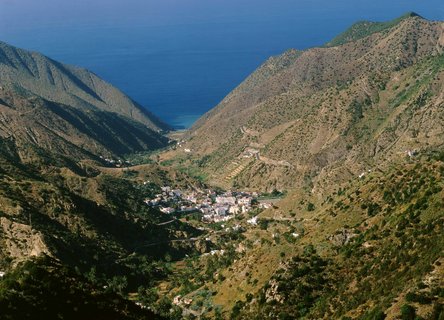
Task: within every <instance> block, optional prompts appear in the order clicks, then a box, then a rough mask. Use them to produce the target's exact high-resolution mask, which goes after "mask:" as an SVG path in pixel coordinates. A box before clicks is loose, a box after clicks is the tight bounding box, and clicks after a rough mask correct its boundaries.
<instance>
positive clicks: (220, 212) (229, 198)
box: [144, 186, 271, 223]
mask: <svg viewBox="0 0 444 320" xmlns="http://www.w3.org/2000/svg"><path fill="white" fill-rule="evenodd" d="M161 191H162V192H161V193H158V194H156V195H155V197H154V198H152V199H145V200H144V202H145V204H146V205H148V206H150V207H153V208H158V209H159V210H160V211H161V212H163V213H165V214H170V215H171V214H174V213H192V212H199V213H200V214H201V215H202V222H205V223H214V222H223V221H228V220H230V219H232V218H234V217H235V216H236V215H237V214H242V213H247V212H249V211H250V210H252V209H253V208H264V209H266V208H270V207H271V204H269V203H263V202H260V201H258V197H259V195H258V193H256V192H240V191H227V192H220V193H218V192H216V191H214V190H211V189H206V190H198V191H196V190H193V191H189V190H187V191H182V190H179V189H173V188H172V187H170V186H164V187H162V188H161Z"/></svg>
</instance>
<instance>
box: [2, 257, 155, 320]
mask: <svg viewBox="0 0 444 320" xmlns="http://www.w3.org/2000/svg"><path fill="white" fill-rule="evenodd" d="M0 310H1V316H0V317H1V318H2V319H91V320H92V319H116V320H117V319H160V317H159V316H155V315H154V314H153V313H152V312H151V311H148V310H144V309H141V308H140V307H138V306H136V305H135V304H134V303H133V302H130V301H127V300H125V299H123V298H122V297H121V296H119V295H117V294H115V293H113V292H112V291H111V289H110V288H108V289H104V288H100V287H95V286H94V285H93V284H91V283H90V282H88V281H87V280H86V279H85V278H83V277H82V276H81V275H78V274H76V273H75V272H73V271H72V270H69V269H68V268H67V267H64V266H62V265H60V264H59V263H58V262H56V261H54V260H52V259H51V258H49V257H42V258H39V259H34V260H30V261H28V262H26V263H23V264H21V265H20V266H18V267H17V268H16V269H15V270H14V271H13V272H11V273H8V274H7V275H6V276H5V277H4V278H3V279H1V280H0Z"/></svg>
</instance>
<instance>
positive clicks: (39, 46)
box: [0, 0, 444, 128]
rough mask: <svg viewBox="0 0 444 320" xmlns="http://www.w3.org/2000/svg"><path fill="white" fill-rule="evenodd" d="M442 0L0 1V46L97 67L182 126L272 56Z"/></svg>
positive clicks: (441, 11)
mask: <svg viewBox="0 0 444 320" xmlns="http://www.w3.org/2000/svg"><path fill="white" fill-rule="evenodd" d="M408 11H415V12H417V13H418V14H420V15H422V16H424V17H425V18H428V19H433V20H444V1H442V0H427V1H417V0H392V1H386V0H372V1H362V0H361V1H360V0H338V1H331V0H330V1H327V0H273V1H271V0H255V1H253V0H211V1H210V0H162V1H158V0H126V1H120V0H89V1H86V0H76V1H68V0H39V1H35V0H0V40H1V41H5V42H7V43H9V44H12V45H15V46H18V47H21V48H25V49H30V50H35V51H39V52H42V53H44V54H45V55H48V56H50V57H51V58H54V59H56V60H59V61H61V62H64V63H69V64H74V65H78V66H82V67H86V68H87V69H89V70H91V71H93V72H94V73H96V74H98V75H99V76H101V77H102V78H104V79H105V80H107V81H109V82H110V83H112V84H114V85H115V86H117V87H118V88H120V89H121V90H122V91H124V92H125V93H127V94H128V95H129V96H130V97H132V98H133V99H134V100H136V101H137V102H139V103H140V104H141V105H143V106H144V107H147V108H148V109H149V110H150V111H152V112H153V113H154V114H156V115H157V116H159V117H160V118H161V119H163V120H164V121H166V122H167V123H169V124H171V125H172V126H174V127H176V128H188V127H190V126H191V125H192V124H193V122H194V121H195V120H196V119H197V118H198V117H200V116H201V115H203V114H204V113H205V112H207V111H208V110H210V109H211V108H213V107H214V106H216V105H217V104H218V103H219V102H220V101H221V100H222V99H223V98H224V97H225V96H226V95H227V94H228V93H229V92H230V91H231V90H232V89H234V88H235V87H236V86H237V85H238V84H239V83H240V82H242V80H244V79H245V78H246V77H247V76H248V75H249V74H250V73H251V72H253V71H254V70H255V69H256V68H257V67H258V66H259V65H260V64H261V63H263V62H264V61H265V60H266V59H267V58H268V57H270V56H272V55H277V54H280V53H282V52H283V51H285V50H287V49H289V48H296V49H306V48H309V47H313V46H317V45H322V44H323V43H325V42H327V41H329V40H330V39H332V38H333V37H334V36H335V35H337V34H338V33H340V32H342V31H343V30H345V29H346V28H347V27H348V26H350V25H351V24H352V23H354V22H356V21H358V20H372V21H385V20H391V19H394V18H396V17H398V16H401V15H402V14H404V13H406V12H408Z"/></svg>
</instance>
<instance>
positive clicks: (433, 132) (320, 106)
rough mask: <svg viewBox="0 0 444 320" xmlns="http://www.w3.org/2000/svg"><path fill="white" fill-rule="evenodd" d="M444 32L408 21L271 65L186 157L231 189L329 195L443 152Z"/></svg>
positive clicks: (211, 116) (198, 136) (190, 141)
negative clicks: (352, 181) (410, 153)
mask: <svg viewBox="0 0 444 320" xmlns="http://www.w3.org/2000/svg"><path fill="white" fill-rule="evenodd" d="M353 28H355V29H356V27H353ZM353 28H352V29H353ZM443 30H444V25H443V23H441V22H432V21H427V20H425V19H423V18H421V17H419V16H417V15H414V14H410V15H407V16H404V17H402V18H400V19H397V20H395V21H394V22H390V23H387V24H385V25H384V28H382V27H381V28H380V29H378V28H376V29H375V30H367V31H365V32H363V33H362V35H360V36H356V37H355V36H353V37H350V39H348V40H347V41H341V43H342V44H338V45H337V46H334V47H322V48H313V49H309V50H306V51H303V52H297V51H288V52H286V53H284V54H283V55H282V56H279V57H275V58H272V59H270V60H269V61H267V62H266V63H265V64H264V65H263V66H262V67H261V68H259V69H258V70H257V71H256V72H255V73H254V74H253V75H252V76H250V77H249V78H248V79H247V80H246V81H245V82H244V83H243V84H241V85H240V86H239V88H237V89H236V90H234V91H233V92H232V93H231V94H230V95H228V96H227V97H226V98H225V99H224V100H223V101H222V102H221V104H220V105H219V106H218V107H216V108H215V109H214V110H212V111H210V112H209V113H208V114H207V115H205V116H203V117H202V118H201V119H200V120H199V121H198V122H197V123H196V125H195V126H194V127H193V128H192V129H191V130H190V132H189V134H188V136H187V138H186V142H185V143H184V144H182V148H187V149H190V150H192V155H191V156H190V153H189V154H188V157H190V158H191V160H193V159H203V160H202V161H200V162H199V165H200V167H201V168H202V170H203V171H204V172H206V173H207V174H208V176H209V181H212V182H213V183H216V184H219V185H222V186H225V187H232V186H234V187H242V188H251V189H262V190H272V189H274V188H277V189H287V188H294V187H301V186H303V187H305V188H309V189H310V190H311V189H313V188H315V190H319V191H322V192H323V189H325V188H329V186H330V185H332V184H333V183H341V182H343V181H345V180H347V179H349V178H350V177H352V176H357V175H359V174H361V173H362V172H363V171H366V170H368V169H369V168H370V167H371V166H373V165H374V164H375V163H378V162H379V161H384V159H387V158H390V157H392V156H393V155H395V154H398V153H403V152H406V151H407V150H415V149H418V150H419V149H427V148H429V147H434V146H439V145H441V144H442V141H443V139H442V130H441V129H440V128H442V125H443V124H442V108H441V105H442V87H443V84H444V80H443V76H442V72H443V66H444V65H443V59H442V57H441V54H442V49H443V47H444V35H443ZM349 33H350V32H349ZM361 36H363V37H361ZM349 40H350V41H349ZM424 127H427V128H429V130H427V132H425V131H424V130H422V128H424ZM181 152H182V153H183V149H179V151H178V152H176V154H179V155H180V154H181ZM326 182H329V183H326Z"/></svg>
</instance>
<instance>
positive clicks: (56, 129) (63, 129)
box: [0, 89, 168, 159]
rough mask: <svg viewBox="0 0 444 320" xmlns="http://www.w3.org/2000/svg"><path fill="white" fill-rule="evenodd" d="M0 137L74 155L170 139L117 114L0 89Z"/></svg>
mask: <svg viewBox="0 0 444 320" xmlns="http://www.w3.org/2000/svg"><path fill="white" fill-rule="evenodd" d="M0 136H1V137H3V138H8V139H13V140H14V141H15V143H16V144H17V145H25V144H33V145H35V146H38V147H41V148H44V149H46V150H50V151H51V152H53V153H57V154H60V155H64V156H72V157H74V158H76V159H85V158H96V159H98V157H99V156H102V155H103V156H110V155H123V154H128V153H131V152H137V151H143V150H152V149H156V148H161V147H163V146H165V145H166V144H167V143H168V139H167V138H165V137H163V136H161V135H160V134H158V133H157V132H156V131H154V130H152V129H150V128H149V127H147V126H146V125H144V124H143V123H140V122H137V121H134V120H132V119H129V118H127V117H124V116H122V115H119V114H117V113H114V112H109V111H102V110H99V109H93V110H91V109H88V108H84V107H82V108H79V107H72V106H69V105H63V104H60V103H55V102H50V101H48V100H44V99H42V98H40V97H36V96H31V97H29V96H23V95H22V94H20V93H17V92H12V91H8V90H7V89H1V90H0Z"/></svg>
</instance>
